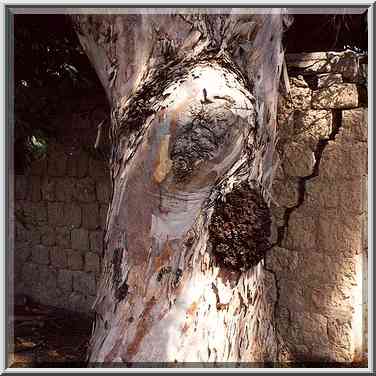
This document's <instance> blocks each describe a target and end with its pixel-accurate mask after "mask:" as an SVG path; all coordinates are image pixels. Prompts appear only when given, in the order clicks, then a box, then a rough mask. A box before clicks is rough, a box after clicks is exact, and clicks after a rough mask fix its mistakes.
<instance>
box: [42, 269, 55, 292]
mask: <svg viewBox="0 0 376 376" xmlns="http://www.w3.org/2000/svg"><path fill="white" fill-rule="evenodd" d="M39 273H40V282H41V284H42V288H43V289H44V290H46V291H50V292H52V293H53V294H54V293H55V291H56V287H57V282H56V280H57V271H56V269H55V268H53V267H50V266H45V265H41V266H40V268H39Z"/></svg>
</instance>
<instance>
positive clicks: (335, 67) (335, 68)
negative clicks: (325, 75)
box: [327, 51, 359, 82]
mask: <svg viewBox="0 0 376 376" xmlns="http://www.w3.org/2000/svg"><path fill="white" fill-rule="evenodd" d="M327 55H328V59H329V64H330V65H331V70H332V72H333V73H340V74H342V76H343V78H344V79H345V80H346V81H349V82H357V81H358V79H359V58H358V56H357V54H356V53H355V52H353V51H343V52H328V54H327Z"/></svg>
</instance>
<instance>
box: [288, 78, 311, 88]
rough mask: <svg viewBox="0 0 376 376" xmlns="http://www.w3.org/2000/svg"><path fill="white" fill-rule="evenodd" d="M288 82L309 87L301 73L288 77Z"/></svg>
mask: <svg viewBox="0 0 376 376" xmlns="http://www.w3.org/2000/svg"><path fill="white" fill-rule="evenodd" d="M290 84H291V85H293V86H296V87H306V88H308V87H309V85H308V83H307V81H306V80H305V79H304V77H303V76H302V75H298V76H297V77H290Z"/></svg>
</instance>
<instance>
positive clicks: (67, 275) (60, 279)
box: [57, 270, 73, 292]
mask: <svg viewBox="0 0 376 376" xmlns="http://www.w3.org/2000/svg"><path fill="white" fill-rule="evenodd" d="M57 285H58V287H59V288H60V289H61V290H62V291H64V292H71V291H73V272H72V271H70V270H59V271H58V274H57Z"/></svg>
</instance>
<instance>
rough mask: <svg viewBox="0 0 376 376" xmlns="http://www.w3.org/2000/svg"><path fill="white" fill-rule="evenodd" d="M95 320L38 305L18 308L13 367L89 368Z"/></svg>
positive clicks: (17, 306) (29, 304)
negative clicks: (90, 340)
mask: <svg viewBox="0 0 376 376" xmlns="http://www.w3.org/2000/svg"><path fill="white" fill-rule="evenodd" d="M91 323H92V319H91V318H90V317H88V316H83V315H79V314H77V313H73V312H69V311H66V310H62V309H57V308H54V307H48V306H42V305H40V304H35V303H30V302H28V303H26V304H25V305H16V306H15V312H14V334H15V338H14V347H15V348H14V353H13V354H11V359H12V358H13V361H12V362H11V366H10V367H11V368H14V367H62V368H64V367H86V361H85V358H86V349H87V345H88V341H89V337H90V333H91Z"/></svg>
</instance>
